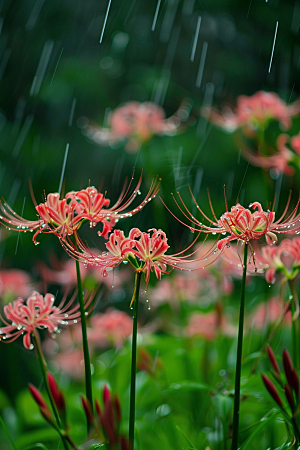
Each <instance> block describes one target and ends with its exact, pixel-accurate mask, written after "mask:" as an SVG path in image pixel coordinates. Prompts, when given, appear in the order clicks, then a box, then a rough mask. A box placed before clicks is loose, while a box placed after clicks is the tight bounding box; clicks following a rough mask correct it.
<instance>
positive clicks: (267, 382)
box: [262, 374, 283, 407]
mask: <svg viewBox="0 0 300 450" xmlns="http://www.w3.org/2000/svg"><path fill="white" fill-rule="evenodd" d="M262 380H263V382H264V385H265V386H266V388H267V391H268V392H269V394H270V395H271V397H273V399H274V400H275V402H276V403H277V404H278V405H279V406H280V407H282V406H283V403H282V400H281V398H280V397H279V394H278V392H277V390H276V388H275V386H274V384H273V383H272V381H271V380H270V378H268V377H267V376H266V375H264V374H262Z"/></svg>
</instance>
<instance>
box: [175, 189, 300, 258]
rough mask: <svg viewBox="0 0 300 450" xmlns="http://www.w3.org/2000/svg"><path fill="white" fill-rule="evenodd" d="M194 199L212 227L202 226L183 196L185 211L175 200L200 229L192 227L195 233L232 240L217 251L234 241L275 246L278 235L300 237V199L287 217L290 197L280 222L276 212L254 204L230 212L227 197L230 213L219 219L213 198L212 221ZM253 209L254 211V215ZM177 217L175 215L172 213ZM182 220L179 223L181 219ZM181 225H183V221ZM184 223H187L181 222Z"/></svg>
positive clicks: (185, 214) (219, 241)
mask: <svg viewBox="0 0 300 450" xmlns="http://www.w3.org/2000/svg"><path fill="white" fill-rule="evenodd" d="M191 195H192V198H193V200H194V202H195V204H196V206H197V209H198V210H199V211H200V213H201V214H202V215H203V217H204V218H205V219H206V220H207V221H208V222H210V224H211V225H212V226H210V225H204V224H203V223H202V222H200V221H199V220H197V219H196V218H195V217H194V216H193V215H192V214H191V213H190V212H189V210H188V209H187V207H186V206H185V204H184V202H183V200H182V198H181V196H180V194H179V193H178V196H179V199H180V201H181V203H182V205H183V208H184V209H182V208H181V207H180V205H179V204H178V202H177V201H176V200H175V199H174V200H175V203H176V205H177V206H178V208H179V209H180V211H181V212H182V213H183V214H184V216H185V217H186V218H187V219H189V220H190V221H191V222H192V223H193V224H195V225H196V227H193V226H189V225H186V224H185V223H184V225H186V226H188V227H189V228H190V229H191V230H192V231H199V232H202V233H212V234H224V235H225V234H226V233H228V234H229V236H227V237H225V238H223V239H220V240H218V242H217V248H218V249H219V250H223V249H225V247H226V246H228V245H229V244H230V242H231V241H234V240H239V241H243V242H250V241H252V240H256V239H260V238H262V237H263V236H265V238H266V241H267V244H275V243H276V242H277V233H290V234H299V233H300V213H298V214H297V211H298V206H299V202H300V198H299V200H298V202H297V204H296V206H295V208H294V209H293V211H292V212H291V213H290V214H289V215H288V216H287V210H288V207H289V204H290V197H289V199H288V202H287V204H286V207H285V209H284V211H283V213H282V215H281V217H280V218H279V219H278V220H275V212H274V211H270V210H267V211H264V210H263V208H262V206H261V204H260V203H259V202H254V203H251V204H250V205H249V209H247V208H244V206H242V205H240V204H239V203H237V204H236V205H235V206H232V207H231V209H230V211H228V206H227V200H226V197H225V207H226V212H225V213H223V214H222V216H221V217H220V218H219V219H218V218H217V217H216V214H215V212H214V210H213V207H212V204H211V201H210V198H209V203H210V208H211V212H212V215H213V218H214V220H211V219H209V218H208V217H207V216H206V214H205V213H204V212H203V211H202V210H201V209H200V207H199V205H198V204H197V202H196V201H195V198H194V196H193V194H192V193H191ZM250 208H251V209H252V210H253V211H251V210H250ZM171 214H172V215H173V216H174V217H176V216H175V215H174V214H173V213H171ZM178 220H179V219H178ZM180 222H181V221H180ZM181 223H183V222H181Z"/></svg>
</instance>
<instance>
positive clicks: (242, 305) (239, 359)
mask: <svg viewBox="0 0 300 450" xmlns="http://www.w3.org/2000/svg"><path fill="white" fill-rule="evenodd" d="M247 252H248V245H247V243H246V242H245V246H244V266H243V279H242V291H241V303H240V317H239V331H238V346H237V356H236V369H235V387H234V408H233V428H232V444H231V450H237V448H238V438H239V419H240V390H241V368H242V350H243V330H244V311H245V291H246V273H247Z"/></svg>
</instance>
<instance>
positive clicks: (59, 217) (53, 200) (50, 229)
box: [0, 176, 159, 244]
mask: <svg viewBox="0 0 300 450" xmlns="http://www.w3.org/2000/svg"><path fill="white" fill-rule="evenodd" d="M132 181H133V177H132V179H131V182H130V183H129V186H128V187H127V188H126V185H125V186H124V188H123V190H122V192H121V194H120V197H119V199H118V200H117V202H116V203H115V204H114V205H113V206H112V207H109V204H110V200H108V199H106V198H105V197H104V196H103V194H101V193H100V192H98V191H97V189H96V188H94V187H88V188H86V189H82V190H81V191H78V192H75V191H71V192H69V193H68V194H66V195H65V197H64V198H63V199H62V200H60V198H59V197H60V196H59V194H58V193H55V194H48V196H47V200H45V202H44V203H41V204H40V205H37V206H36V210H37V212H38V214H39V216H40V219H39V220H35V221H31V220H26V219H23V218H22V217H21V216H19V215H18V214H17V213H15V212H14V211H13V210H12V209H11V208H10V206H9V205H8V204H7V203H6V202H4V203H3V202H1V201H0V210H1V216H0V222H1V223H2V224H3V225H4V226H6V227H7V228H9V229H12V230H15V231H28V230H29V231H34V230H37V231H36V232H35V234H34V236H33V242H34V243H35V244H38V242H37V241H36V237H37V235H38V234H39V233H54V234H55V235H57V236H58V237H60V238H65V237H66V236H69V235H73V234H76V233H77V230H78V229H79V227H80V226H81V224H82V222H83V221H85V220H88V221H89V222H90V226H91V228H93V227H94V226H95V225H96V224H98V223H102V225H103V230H102V232H98V234H100V235H101V236H106V235H107V234H108V232H110V231H111V230H112V227H113V226H114V225H115V223H116V221H117V220H119V219H123V218H125V217H131V216H132V215H134V214H136V213H137V212H139V211H140V210H141V209H142V208H143V207H144V206H145V205H146V204H147V203H148V202H149V201H150V200H151V199H153V198H154V197H155V196H156V194H157V192H158V186H159V181H158V180H155V181H153V182H152V184H151V186H150V189H149V191H148V193H147V195H146V197H145V199H144V200H143V201H142V202H141V203H140V205H139V206H137V207H136V208H135V209H133V210H131V211H127V212H126V211H125V210H126V208H127V207H128V206H129V205H130V204H131V203H132V202H133V200H134V199H135V198H136V196H137V195H138V194H139V193H140V191H139V188H140V185H141V182H142V176H141V177H140V179H139V181H138V183H137V185H136V187H135V189H134V191H133V193H132V194H131V195H128V193H129V191H130V187H131V184H132Z"/></svg>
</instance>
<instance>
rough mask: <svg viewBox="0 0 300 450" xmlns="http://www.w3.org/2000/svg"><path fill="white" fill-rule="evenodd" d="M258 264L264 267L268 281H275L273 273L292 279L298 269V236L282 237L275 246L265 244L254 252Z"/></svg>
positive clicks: (299, 252)
mask: <svg viewBox="0 0 300 450" xmlns="http://www.w3.org/2000/svg"><path fill="white" fill-rule="evenodd" d="M255 259H256V261H257V263H258V265H260V266H262V267H264V268H265V269H266V273H265V277H266V281H267V282H268V283H274V282H275V273H276V272H277V273H281V274H283V275H284V277H285V278H286V279H288V280H293V279H294V278H295V277H296V276H297V275H298V273H299V270H300V238H299V237H294V238H292V239H284V240H283V241H282V242H281V243H280V244H279V245H277V246H270V245H266V246H264V247H262V249H261V250H260V251H258V252H256V253H255Z"/></svg>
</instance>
